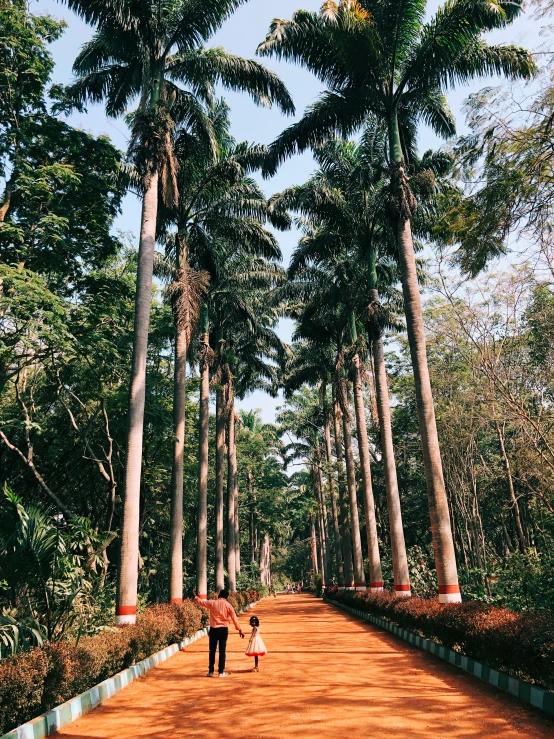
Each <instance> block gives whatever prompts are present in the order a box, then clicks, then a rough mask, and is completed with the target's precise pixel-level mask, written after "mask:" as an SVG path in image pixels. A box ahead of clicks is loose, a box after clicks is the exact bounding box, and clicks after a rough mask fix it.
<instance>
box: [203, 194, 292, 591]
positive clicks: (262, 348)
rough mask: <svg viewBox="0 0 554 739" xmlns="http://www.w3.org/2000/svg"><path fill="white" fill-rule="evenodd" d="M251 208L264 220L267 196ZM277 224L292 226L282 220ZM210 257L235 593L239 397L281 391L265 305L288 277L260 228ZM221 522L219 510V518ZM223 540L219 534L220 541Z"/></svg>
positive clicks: (277, 351)
mask: <svg viewBox="0 0 554 739" xmlns="http://www.w3.org/2000/svg"><path fill="white" fill-rule="evenodd" d="M251 184H252V186H253V187H254V186H255V185H254V183H251ZM245 207H246V206H245ZM248 207H249V208H251V209H252V211H251V212H253V209H254V208H255V209H256V212H257V215H258V216H259V217H260V218H264V212H265V215H266V216H267V213H268V206H267V201H265V200H264V199H263V196H261V200H259V201H258V203H257V204H256V203H255V200H254V198H252V199H251V202H250V204H249V206H248ZM273 222H274V225H277V226H279V225H281V226H282V227H286V226H287V225H288V221H287V220H286V219H282V218H281V219H278V218H274V220H273ZM222 247H224V248H222ZM225 247H226V248H225ZM212 254H213V256H214V257H215V259H214V261H213V262H212V267H211V274H212V278H211V285H210V306H211V314H212V327H213V329H212V330H213V334H214V336H215V337H217V342H218V344H219V350H218V356H217V360H218V365H217V369H216V374H215V381H216V383H217V384H218V387H219V388H220V391H221V400H222V404H221V405H222V409H221V417H222V418H221V422H222V423H226V428H227V466H228V474H227V585H228V588H229V590H235V589H236V575H237V564H238V557H237V551H240V540H239V527H238V494H239V491H238V471H237V453H236V412H235V397H237V396H238V397H242V396H244V394H246V393H247V392H249V391H251V390H253V389H256V388H262V389H265V390H267V391H269V392H271V393H272V394H275V393H276V392H277V374H276V368H275V367H274V366H272V364H271V363H268V362H267V361H265V360H266V358H270V359H272V360H274V361H275V360H276V359H278V358H279V356H280V355H281V354H282V353H283V352H284V351H285V349H284V347H283V345H282V343H281V341H280V339H278V337H277V335H276V334H275V332H274V331H273V327H274V325H275V323H276V320H277V316H276V314H274V312H273V311H272V310H271V309H270V308H268V307H267V302H268V301H267V293H268V290H271V288H272V287H273V286H274V285H275V284H276V283H277V282H279V281H282V280H283V278H284V275H283V272H282V270H281V268H280V267H278V265H277V264H276V261H277V260H279V259H280V255H281V252H280V250H279V247H278V244H277V242H276V240H275V237H274V236H273V235H272V234H270V233H269V232H268V231H267V230H265V229H264V228H263V227H262V226H261V224H259V228H255V229H254V228H253V229H252V233H251V235H250V238H249V237H248V233H247V231H245V232H244V234H243V238H242V241H241V242H239V243H235V242H232V243H230V244H228V245H225V244H222V243H220V244H219V252H218V253H216V252H212ZM216 412H217V410H216ZM218 479H219V477H218V471H217V470H216V480H218ZM218 496H219V493H218V494H217V495H216V499H217V497H218ZM221 497H223V496H222V494H221ZM220 518H222V517H220V516H219V512H218V511H216V520H220ZM219 536H220V533H219V531H218V532H216V541H217V539H218V538H219ZM218 567H219V568H221V564H219V565H218V563H217V562H216V570H217V569H218Z"/></svg>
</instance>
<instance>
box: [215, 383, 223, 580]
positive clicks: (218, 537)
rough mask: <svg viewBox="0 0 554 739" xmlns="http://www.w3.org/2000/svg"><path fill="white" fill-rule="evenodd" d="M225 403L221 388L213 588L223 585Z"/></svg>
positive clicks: (217, 418)
mask: <svg viewBox="0 0 554 739" xmlns="http://www.w3.org/2000/svg"><path fill="white" fill-rule="evenodd" d="M224 465H225V403H224V398H223V389H222V388H221V387H219V388H218V389H217V390H216V395H215V589H216V590H217V591H218V592H219V591H220V590H223V588H224V587H225V564H224V551H223V514H224V510H223V508H224V506H223V498H224V496H223V485H224V481H225V480H224V477H225V469H224Z"/></svg>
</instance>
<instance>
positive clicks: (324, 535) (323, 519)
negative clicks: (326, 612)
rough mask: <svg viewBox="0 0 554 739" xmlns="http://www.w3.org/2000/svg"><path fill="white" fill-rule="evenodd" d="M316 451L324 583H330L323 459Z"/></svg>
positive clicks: (331, 572)
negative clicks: (323, 552)
mask: <svg viewBox="0 0 554 739" xmlns="http://www.w3.org/2000/svg"><path fill="white" fill-rule="evenodd" d="M316 452H317V480H318V489H319V496H320V506H321V513H320V516H321V532H322V534H321V536H322V541H323V543H324V548H325V584H326V585H330V584H331V583H332V581H333V564H332V556H331V543H330V541H329V525H328V520H329V519H328V516H327V501H326V496H325V486H324V484H323V471H322V467H321V466H322V463H323V460H322V458H321V449H320V447H319V444H318V446H317V447H316Z"/></svg>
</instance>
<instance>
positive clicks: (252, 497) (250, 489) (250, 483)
mask: <svg viewBox="0 0 554 739" xmlns="http://www.w3.org/2000/svg"><path fill="white" fill-rule="evenodd" d="M248 492H249V494H250V510H249V513H248V538H249V542H250V562H251V563H254V562H255V561H256V544H255V541H254V529H255V511H254V508H255V505H256V503H255V493H254V475H253V474H252V470H250V469H249V470H248Z"/></svg>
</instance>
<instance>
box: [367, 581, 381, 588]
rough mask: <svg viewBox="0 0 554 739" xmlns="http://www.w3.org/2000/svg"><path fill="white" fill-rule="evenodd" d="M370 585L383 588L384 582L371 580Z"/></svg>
mask: <svg viewBox="0 0 554 739" xmlns="http://www.w3.org/2000/svg"><path fill="white" fill-rule="evenodd" d="M369 587H370V588H382V587H383V583H382V582H370V583H369Z"/></svg>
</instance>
